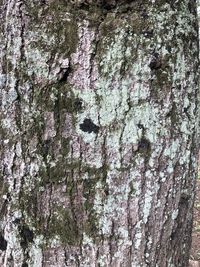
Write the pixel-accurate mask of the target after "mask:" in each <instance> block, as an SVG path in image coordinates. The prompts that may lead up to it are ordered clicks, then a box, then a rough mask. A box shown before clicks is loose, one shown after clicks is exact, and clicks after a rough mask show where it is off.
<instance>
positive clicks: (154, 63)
mask: <svg viewBox="0 0 200 267" xmlns="http://www.w3.org/2000/svg"><path fill="white" fill-rule="evenodd" d="M149 67H150V69H151V70H157V69H159V68H160V67H161V59H160V56H159V54H158V53H154V54H153V55H152V59H151V62H150V64H149Z"/></svg>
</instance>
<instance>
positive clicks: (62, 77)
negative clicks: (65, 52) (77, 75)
mask: <svg viewBox="0 0 200 267" xmlns="http://www.w3.org/2000/svg"><path fill="white" fill-rule="evenodd" d="M70 72H71V67H70V66H69V67H68V68H65V69H61V70H60V73H59V76H60V79H59V82H61V83H62V82H66V81H67V79H68V77H69V74H70Z"/></svg>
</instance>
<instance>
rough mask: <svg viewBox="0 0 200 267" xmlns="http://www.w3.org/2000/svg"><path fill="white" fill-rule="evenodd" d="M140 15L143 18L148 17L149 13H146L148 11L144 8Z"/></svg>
mask: <svg viewBox="0 0 200 267" xmlns="http://www.w3.org/2000/svg"><path fill="white" fill-rule="evenodd" d="M141 17H142V18H143V19H148V17H149V15H148V13H147V11H146V10H143V11H142V12H141Z"/></svg>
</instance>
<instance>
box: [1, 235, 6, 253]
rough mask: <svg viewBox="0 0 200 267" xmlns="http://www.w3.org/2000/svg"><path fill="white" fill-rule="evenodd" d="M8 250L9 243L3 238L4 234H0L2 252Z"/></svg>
mask: <svg viewBox="0 0 200 267" xmlns="http://www.w3.org/2000/svg"><path fill="white" fill-rule="evenodd" d="M6 248H7V241H6V240H5V238H4V237H3V235H2V234H0V250H3V251H4V250H6Z"/></svg>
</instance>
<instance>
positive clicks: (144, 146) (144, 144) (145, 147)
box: [138, 138, 151, 152]
mask: <svg viewBox="0 0 200 267" xmlns="http://www.w3.org/2000/svg"><path fill="white" fill-rule="evenodd" d="M150 148H151V144H150V142H149V140H147V139H146V138H142V139H141V140H140V141H139V144H138V150H139V151H140V152H142V151H149V150H150Z"/></svg>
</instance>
